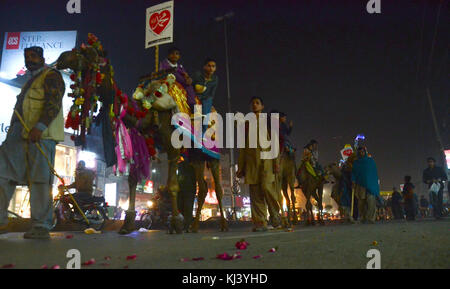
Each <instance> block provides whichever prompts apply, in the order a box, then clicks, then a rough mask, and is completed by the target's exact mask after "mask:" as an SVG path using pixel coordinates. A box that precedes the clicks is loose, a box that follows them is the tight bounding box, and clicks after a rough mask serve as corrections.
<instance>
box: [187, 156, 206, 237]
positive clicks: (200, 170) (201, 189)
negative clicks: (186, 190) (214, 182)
mask: <svg viewBox="0 0 450 289" xmlns="http://www.w3.org/2000/svg"><path fill="white" fill-rule="evenodd" d="M192 166H193V167H194V171H195V179H196V181H197V184H198V196H197V211H196V212H195V219H194V222H193V223H192V225H191V231H192V232H193V233H197V232H198V228H199V225H200V215H201V212H202V208H203V204H204V203H205V198H206V194H207V192H208V188H207V186H206V182H205V180H204V179H203V176H204V172H205V163H204V162H203V161H194V162H192Z"/></svg>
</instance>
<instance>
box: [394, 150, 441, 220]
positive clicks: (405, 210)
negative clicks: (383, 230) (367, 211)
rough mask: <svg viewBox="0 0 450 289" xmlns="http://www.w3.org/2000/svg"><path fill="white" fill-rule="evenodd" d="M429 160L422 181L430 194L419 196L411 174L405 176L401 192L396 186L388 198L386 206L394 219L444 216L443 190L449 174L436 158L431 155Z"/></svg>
mask: <svg viewBox="0 0 450 289" xmlns="http://www.w3.org/2000/svg"><path fill="white" fill-rule="evenodd" d="M427 162H428V167H427V168H426V169H425V170H424V171H423V176H422V181H423V183H424V184H425V185H426V187H427V191H426V193H428V194H426V193H425V194H421V195H420V198H418V193H417V192H416V187H415V185H414V184H413V183H412V179H411V176H405V178H404V185H403V190H402V191H401V192H399V191H398V189H397V188H396V187H394V188H393V193H392V196H391V197H390V198H389V199H388V200H387V204H386V206H387V207H388V208H389V210H390V212H389V215H390V217H392V219H394V220H402V219H406V220H410V221H413V220H415V219H416V218H417V217H419V216H420V218H425V217H428V216H431V215H432V216H433V217H434V218H436V219H440V218H442V216H443V214H444V212H445V211H446V209H445V208H444V207H443V192H444V186H445V182H446V181H447V175H446V173H445V171H444V169H443V168H442V167H439V166H436V160H435V159H434V158H432V157H429V158H428V159H427ZM430 212H432V213H431V214H430Z"/></svg>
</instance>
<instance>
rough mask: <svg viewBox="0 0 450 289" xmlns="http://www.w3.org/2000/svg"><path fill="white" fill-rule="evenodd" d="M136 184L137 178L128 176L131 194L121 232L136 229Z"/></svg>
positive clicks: (124, 233)
mask: <svg viewBox="0 0 450 289" xmlns="http://www.w3.org/2000/svg"><path fill="white" fill-rule="evenodd" d="M136 186H137V180H136V179H135V178H133V177H132V176H131V175H130V176H128V187H129V191H130V196H129V199H128V202H129V205H128V210H127V211H126V216H125V221H124V223H123V225H122V228H120V230H119V234H121V235H126V234H130V233H131V232H133V231H134V230H136V226H135V219H136V211H135V210H136V208H135V206H136Z"/></svg>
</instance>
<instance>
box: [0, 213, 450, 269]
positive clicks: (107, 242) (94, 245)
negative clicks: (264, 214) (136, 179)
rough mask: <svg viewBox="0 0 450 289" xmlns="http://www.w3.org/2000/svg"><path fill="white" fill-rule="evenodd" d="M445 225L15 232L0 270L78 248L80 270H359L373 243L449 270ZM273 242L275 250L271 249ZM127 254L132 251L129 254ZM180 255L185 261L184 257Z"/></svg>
mask: <svg viewBox="0 0 450 289" xmlns="http://www.w3.org/2000/svg"><path fill="white" fill-rule="evenodd" d="M449 225H450V219H448V218H447V219H444V220H440V221H435V220H431V219H430V220H422V221H416V222H406V221H399V222H395V221H392V222H389V223H377V224H374V225H364V224H356V225H344V224H327V225H326V226H315V227H305V226H303V225H301V226H297V227H295V228H294V231H293V232H285V231H268V232H263V233H253V232H250V229H251V227H245V228H242V227H241V228H233V227H232V228H230V232H226V233H221V232H218V230H214V229H207V230H203V231H200V232H199V233H197V234H193V233H189V234H182V235H169V234H167V233H166V232H164V231H157V230H154V231H149V232H146V233H140V232H134V233H132V234H130V235H126V236H120V235H118V234H117V233H116V232H111V231H109V232H103V233H102V234H93V235H87V234H84V233H82V232H54V233H51V235H52V238H51V240H25V239H23V237H22V236H23V233H18V232H14V233H8V234H5V235H0V251H1V254H0V268H1V267H2V266H4V265H7V264H13V265H10V266H9V267H13V268H36V269H39V268H41V267H42V266H43V265H47V266H48V267H51V266H53V265H59V266H60V267H61V268H66V265H67V262H68V261H69V258H67V257H66V254H67V252H68V250H70V249H77V250H79V251H80V253H81V263H83V262H86V261H88V260H90V259H95V263H94V264H91V265H87V266H82V268H86V269H94V268H101V269H106V268H111V269H112V268H116V269H121V268H130V269H134V268H148V269H150V268H158V269H175V268H176V269H288V268H289V269H302V268H336V269H337V268H355V269H364V268H366V264H367V262H368V261H369V258H367V257H366V254H367V251H368V250H370V249H377V250H379V252H380V254H381V268H382V269H393V268H442V269H449V268H450V231H449ZM67 236H69V238H68V237H67ZM240 239H245V240H246V241H247V242H249V243H250V245H249V246H248V247H247V249H245V250H241V251H240V252H241V254H240V255H241V256H242V257H241V258H239V259H234V260H227V261H226V260H220V259H216V256H217V255H218V254H221V253H225V252H227V253H228V254H230V255H232V254H234V253H236V251H237V249H236V248H235V246H234V245H235V243H236V242H237V241H239V240H240ZM374 241H376V242H374ZM271 248H276V251H275V252H269V250H270V249H271ZM133 255H136V256H135V257H133ZM127 256H132V257H130V258H129V259H131V260H127ZM255 256H259V258H254V257H255ZM105 257H107V258H105ZM183 258H187V259H189V260H184V261H182V259H183ZM192 258H204V259H203V260H198V261H193V260H191V259H192ZM6 267H8V266H6Z"/></svg>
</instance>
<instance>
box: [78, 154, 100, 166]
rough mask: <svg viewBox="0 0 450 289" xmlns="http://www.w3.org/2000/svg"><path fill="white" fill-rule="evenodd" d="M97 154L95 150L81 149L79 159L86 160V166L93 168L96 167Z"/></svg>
mask: <svg viewBox="0 0 450 289" xmlns="http://www.w3.org/2000/svg"><path fill="white" fill-rule="evenodd" d="M96 156H97V155H96V154H95V153H93V152H88V151H80V153H79V155H78V161H84V162H85V163H86V168H88V169H93V168H95V157H96Z"/></svg>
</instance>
